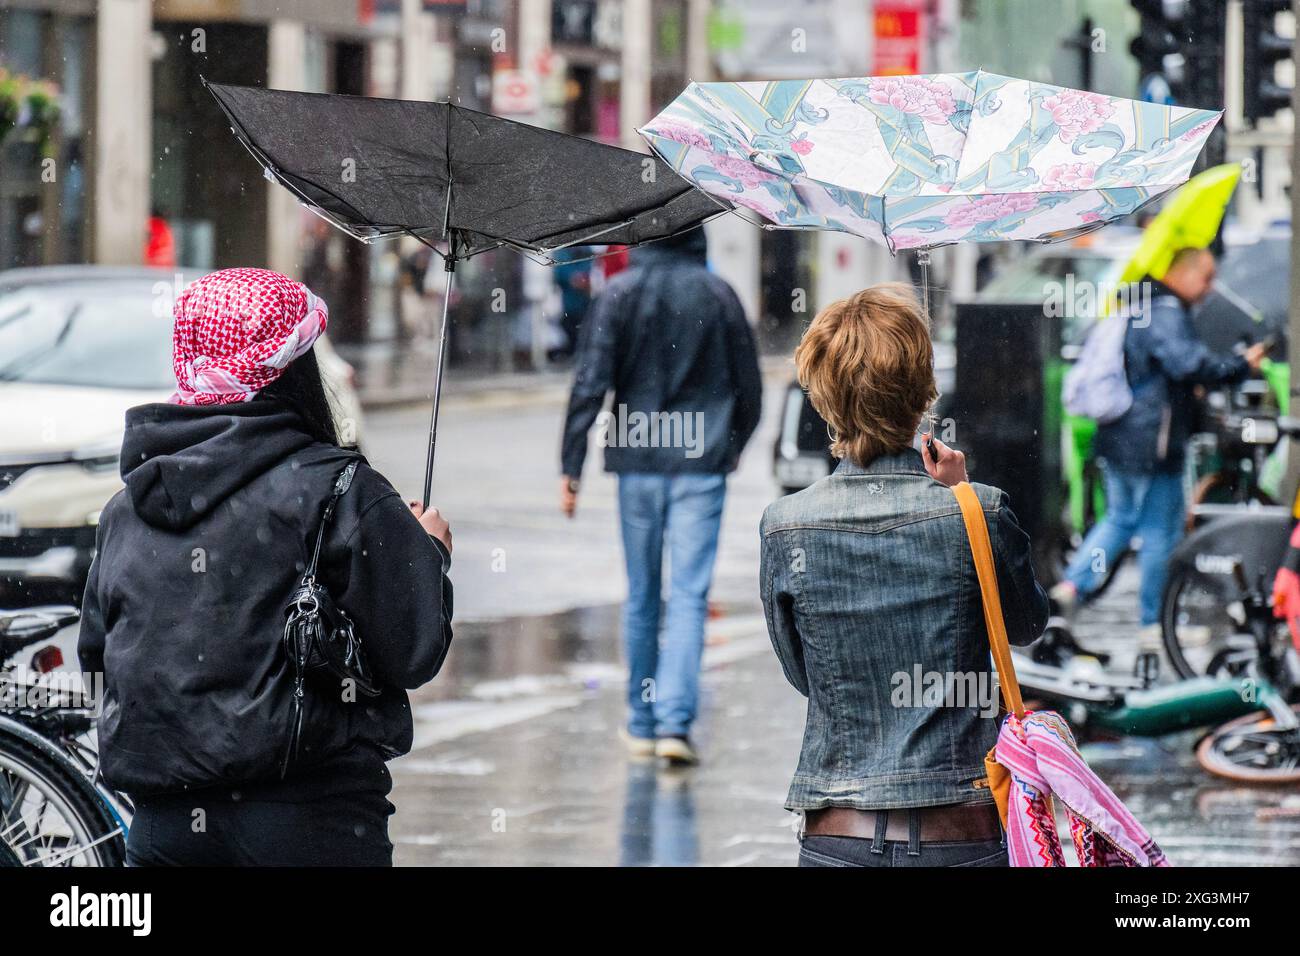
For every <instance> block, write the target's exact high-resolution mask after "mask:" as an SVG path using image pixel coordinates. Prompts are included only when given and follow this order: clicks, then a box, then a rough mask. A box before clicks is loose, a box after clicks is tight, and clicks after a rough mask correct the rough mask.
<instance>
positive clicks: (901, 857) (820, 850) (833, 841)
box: [799, 836, 1010, 866]
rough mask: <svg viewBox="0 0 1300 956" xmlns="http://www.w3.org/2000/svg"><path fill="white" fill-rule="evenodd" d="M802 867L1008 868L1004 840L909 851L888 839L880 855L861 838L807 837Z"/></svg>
mask: <svg viewBox="0 0 1300 956" xmlns="http://www.w3.org/2000/svg"><path fill="white" fill-rule="evenodd" d="M799 865H800V866H1009V865H1010V864H1009V863H1008V861H1007V847H1006V844H1005V843H1003V842H1002V841H1001V840H968V841H963V842H960V843H922V844H921V845H920V846H919V847H918V852H917V853H916V854H915V855H913V854H911V853H909V852H908V845H907V842H906V841H905V840H886V841H884V842H883V843H882V844H881V845H880V852H878V853H877V852H873V851H872V849H871V841H870V840H866V839H861V838H859V837H839V836H806V837H804V838H803V845H802V846H801V847H800V849H799Z"/></svg>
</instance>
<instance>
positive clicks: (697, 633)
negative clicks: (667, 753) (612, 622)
mask: <svg viewBox="0 0 1300 956" xmlns="http://www.w3.org/2000/svg"><path fill="white" fill-rule="evenodd" d="M726 494H727V478H726V476H725V475H690V474H687V475H659V474H621V475H619V476H618V511H619V518H620V519H621V523H622V526H623V553H624V555H625V556H626V558H627V603H626V604H625V605H624V606H623V643H624V647H625V650H626V652H627V663H628V687H627V702H628V724H627V729H628V733H630V734H631V735H632V736H634V737H655V736H659V737H669V736H675V735H685V734H687V733H689V732H690V729H691V723H692V722H693V721H694V720H695V713H696V710H697V708H698V703H699V684H700V655H701V653H702V652H703V650H704V622H705V619H706V618H707V617H708V609H709V585H710V583H711V582H712V580H713V561H714V558H715V557H716V556H717V553H718V529H719V527H720V525H721V523H722V504H723V501H724V500H725V498H726ZM665 555H667V557H668V601H667V607H666V610H665V612H664V614H663V622H662V623H663V638H662V640H661V639H660V634H659V631H660V607H661V604H662V602H663V565H664V556H665Z"/></svg>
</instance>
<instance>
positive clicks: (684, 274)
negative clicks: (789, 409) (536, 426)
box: [560, 229, 763, 478]
mask: <svg viewBox="0 0 1300 956" xmlns="http://www.w3.org/2000/svg"><path fill="white" fill-rule="evenodd" d="M705 252H706V249H705V240H704V230H702V229H697V230H694V231H693V232H690V233H687V234H686V235H684V236H681V237H677V238H675V239H666V240H664V241H662V242H658V243H655V244H653V245H649V246H646V247H644V248H641V249H636V250H634V251H633V253H632V266H631V268H629V269H628V270H627V271H626V272H623V273H621V274H620V275H617V276H615V277H614V279H613V280H612V281H611V282H610V284H609V286H608V288H606V290H605V291H604V293H602V294H601V296H600V297H599V298H598V299H597V300H596V302H595V304H594V305H593V306H592V308H591V312H590V313H589V314H588V316H587V319H586V321H585V322H584V323H583V328H582V336H581V341H580V345H579V349H578V354H577V374H576V375H575V377H574V382H573V392H572V394H571V396H570V398H569V411H568V416H567V417H566V420H565V424H564V439H563V447H562V450H561V455H560V466H561V469H562V473H563V474H566V475H571V476H573V477H575V478H577V477H581V475H582V466H583V462H584V461H585V459H586V455H587V432H588V430H589V429H590V428H591V426H592V424H593V423H594V422H596V421H597V416H598V415H601V406H602V405H603V404H604V402H605V397H606V395H607V394H608V393H609V392H611V391H612V392H613V393H614V402H613V406H612V408H611V409H610V411H609V412H606V413H604V415H603V416H602V417H601V420H600V422H599V425H598V427H597V430H596V435H597V438H596V440H597V443H598V444H601V445H603V446H604V448H605V470H606V471H614V472H655V473H683V472H690V473H696V474H701V473H703V474H722V473H725V472H729V471H731V470H733V469H734V468H735V467H736V462H737V460H738V459H739V458H740V452H741V450H742V449H744V447H745V443H746V442H748V441H749V438H750V436H751V435H752V434H753V433H754V429H755V427H756V426H757V425H758V419H759V414H760V412H761V411H762V397H763V396H762V381H761V378H760V376H759V369H758V353H757V350H756V349H755V347H754V336H753V333H752V332H751V331H750V328H749V323H748V322H747V321H746V320H745V313H744V310H743V309H742V308H741V305H740V300H739V299H738V298H737V297H736V293H735V292H734V291H733V290H732V288H731V286H729V285H727V283H726V282H724V281H723V280H722V279H720V278H718V277H717V276H715V275H713V274H712V273H710V272H709V270H708V269H707V268H706V267H705Z"/></svg>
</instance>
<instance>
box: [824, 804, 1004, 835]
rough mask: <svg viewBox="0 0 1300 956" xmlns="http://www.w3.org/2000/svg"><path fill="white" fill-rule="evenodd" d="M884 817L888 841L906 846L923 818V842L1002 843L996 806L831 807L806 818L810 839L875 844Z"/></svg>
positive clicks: (1000, 825) (921, 828)
mask: <svg viewBox="0 0 1300 956" xmlns="http://www.w3.org/2000/svg"><path fill="white" fill-rule="evenodd" d="M882 814H883V815H884V816H885V817H886V819H885V821H884V822H885V835H884V839H886V840H896V841H899V842H902V843H906V842H908V841H909V839H910V825H909V818H910V817H911V816H912V815H913V814H915V815H916V817H918V818H919V820H918V822H919V824H920V827H919V829H920V842H922V843H961V842H964V841H970V840H998V839H1001V837H1002V821H1001V820H1000V819H999V817H998V810H997V807H996V806H994V805H993V804H991V803H990V804H976V805H970V804H966V805H957V806H947V807H912V808H903V809H898V810H855V809H853V808H852V807H827V808H826V809H824V810H809V811H807V812H806V813H805V814H804V833H805V834H806V835H808V836H846V837H860V838H862V839H865V840H872V839H875V837H876V828H877V826H878V824H879V821H878V819H877V817H878V816H879V815H882Z"/></svg>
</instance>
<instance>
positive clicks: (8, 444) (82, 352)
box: [0, 266, 361, 607]
mask: <svg viewBox="0 0 1300 956" xmlns="http://www.w3.org/2000/svg"><path fill="white" fill-rule="evenodd" d="M199 275H201V273H198V272H183V271H182V272H176V271H173V270H166V269H142V268H135V269H131V268H126V269H118V268H110V267H103V266H52V267H46V268H38V269H14V270H9V271H5V272H0V607H4V606H7V605H18V604H25V603H28V602H29V601H31V600H53V599H60V600H66V599H76V600H79V599H80V596H81V590H82V587H83V586H84V582H85V578H86V572H87V570H88V569H89V567H90V561H91V558H92V557H93V554H94V545H95V526H96V523H97V522H98V520H99V512H100V510H101V509H102V508H103V506H104V504H105V503H106V502H107V501H108V499H109V498H111V497H112V496H113V495H114V494H115V493H116V492H117V491H118V490H119V489H120V488H121V487H122V480H121V477H120V475H119V473H118V456H119V453H120V451H121V447H122V434H123V428H124V422H125V414H126V410H127V409H128V408H130V407H132V406H133V405H140V404H144V403H146V402H163V401H166V400H167V399H168V397H169V396H170V395H171V394H172V392H173V391H174V389H175V385H176V383H175V379H174V378H173V377H172V368H171V326H172V315H171V308H172V303H173V301H174V300H175V297H176V295H177V294H178V293H179V292H180V290H181V289H183V288H184V287H185V285H186V284H187V283H188V282H190V281H192V280H193V279H195V278H197V277H198V276H199ZM315 347H316V352H317V357H318V359H319V361H320V365H321V370H322V372H323V374H324V376H325V379H326V384H327V386H328V387H329V389H330V391H331V392H332V393H333V398H334V400H335V411H336V414H337V416H338V418H339V422H340V434H341V435H343V437H344V439H345V441H349V442H352V443H355V442H357V441H358V440H359V436H360V423H361V405H360V401H359V399H358V396H357V393H356V390H355V388H353V385H352V378H353V375H352V368H351V366H350V365H348V363H347V362H345V361H343V359H341V358H339V356H338V354H337V353H336V352H335V351H334V349H333V348H332V347H331V346H330V345H329V343H328V341H327V340H326V339H325V338H324V337H322V338H320V339H318V340H317V343H316V346H315Z"/></svg>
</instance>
